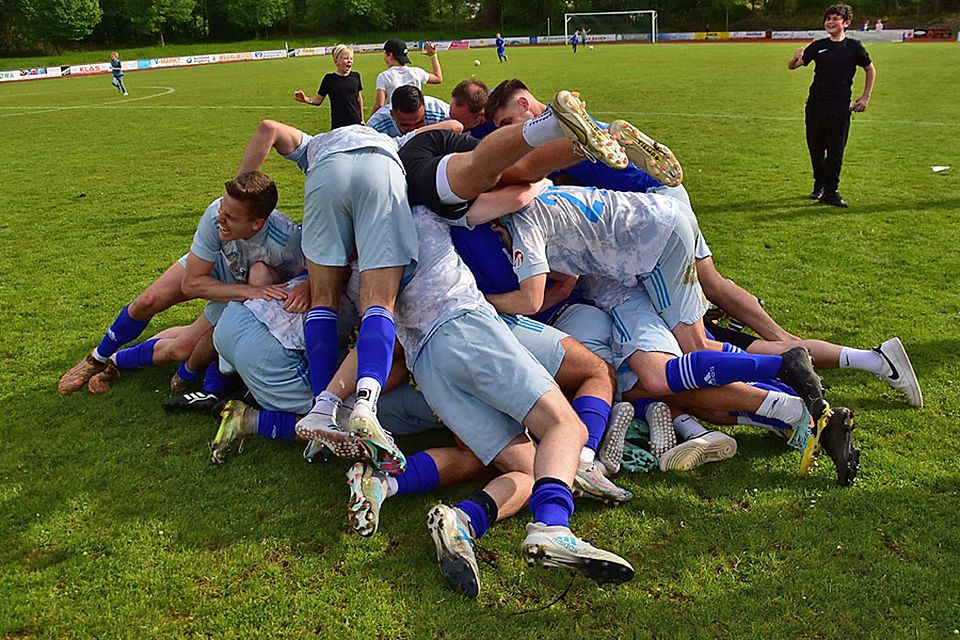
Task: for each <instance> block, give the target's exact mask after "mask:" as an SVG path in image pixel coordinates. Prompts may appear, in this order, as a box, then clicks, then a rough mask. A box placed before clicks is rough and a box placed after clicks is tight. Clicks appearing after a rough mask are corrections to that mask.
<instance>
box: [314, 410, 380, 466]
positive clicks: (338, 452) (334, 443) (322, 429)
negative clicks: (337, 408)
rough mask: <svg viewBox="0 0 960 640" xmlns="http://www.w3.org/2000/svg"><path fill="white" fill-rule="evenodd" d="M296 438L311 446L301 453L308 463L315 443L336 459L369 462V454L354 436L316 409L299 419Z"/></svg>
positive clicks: (329, 416)
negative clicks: (328, 451)
mask: <svg viewBox="0 0 960 640" xmlns="http://www.w3.org/2000/svg"><path fill="white" fill-rule="evenodd" d="M296 432H297V436H298V437H300V438H303V439H304V440H310V441H311V444H310V445H307V448H306V449H305V450H304V452H303V457H304V458H306V459H307V460H308V461H310V460H312V459H313V455H312V454H311V455H310V456H309V457H308V453H307V452H308V451H310V450H311V447H312V445H313V443H314V442H315V443H317V446H318V448H319V447H321V446H323V447H326V448H328V449H329V450H330V451H332V452H333V454H334V455H335V456H337V457H338V458H342V459H344V460H369V459H370V454H369V453H368V452H367V448H366V447H365V446H363V443H362V442H361V441H360V438H358V437H357V436H356V435H354V434H352V433H349V432H347V431H344V430H342V429H341V428H340V427H338V426H337V425H336V423H335V422H334V421H333V417H332V416H331V415H330V414H328V413H321V412H319V411H317V410H316V407H314V409H313V410H312V411H310V413H308V414H307V415H305V416H303V417H302V418H300V420H299V421H298V422H297V426H296Z"/></svg>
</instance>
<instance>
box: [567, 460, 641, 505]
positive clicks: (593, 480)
mask: <svg viewBox="0 0 960 640" xmlns="http://www.w3.org/2000/svg"><path fill="white" fill-rule="evenodd" d="M598 467H599V462H598V461H594V463H593V465H592V468H593V469H594V472H593V473H590V472H589V470H588V471H586V472H581V471H580V470H579V469H578V470H577V475H576V476H575V477H574V479H573V495H574V497H576V498H581V497H587V498H592V499H594V500H600V501H601V502H604V503H608V504H610V503H613V504H618V503H620V502H627V501H629V500H633V493H631V492H630V491H628V490H627V489H624V488H622V487H618V486H617V485H615V484H614V483H612V482H610V480H609V479H608V478H607V477H606V476H604V475H603V473H602V472H601V471H600V469H599V468H598ZM597 476H599V478H598V477H597Z"/></svg>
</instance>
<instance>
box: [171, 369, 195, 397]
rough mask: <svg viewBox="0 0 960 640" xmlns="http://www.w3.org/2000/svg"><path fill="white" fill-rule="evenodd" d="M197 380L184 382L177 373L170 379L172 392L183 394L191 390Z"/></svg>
mask: <svg viewBox="0 0 960 640" xmlns="http://www.w3.org/2000/svg"><path fill="white" fill-rule="evenodd" d="M194 382H196V381H195V380H184V379H183V378H181V377H180V374H179V373H177V372H176V371H174V372H173V376H171V377H170V391H173V392H174V393H183V392H184V391H186V390H187V389H189V388H190V385H192V384H193V383H194Z"/></svg>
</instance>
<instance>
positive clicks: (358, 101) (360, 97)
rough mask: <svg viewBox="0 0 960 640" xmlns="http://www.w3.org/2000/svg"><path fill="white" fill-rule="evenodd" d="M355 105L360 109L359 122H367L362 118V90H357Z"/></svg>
mask: <svg viewBox="0 0 960 640" xmlns="http://www.w3.org/2000/svg"><path fill="white" fill-rule="evenodd" d="M357 106H358V107H359V111H360V124H367V122H366V120H363V90H362V89H361V90H360V91H357Z"/></svg>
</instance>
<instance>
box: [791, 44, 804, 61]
mask: <svg viewBox="0 0 960 640" xmlns="http://www.w3.org/2000/svg"><path fill="white" fill-rule="evenodd" d="M793 59H794V60H796V61H797V62H803V47H801V48H799V49H797V50H796V51H794V52H793Z"/></svg>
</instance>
